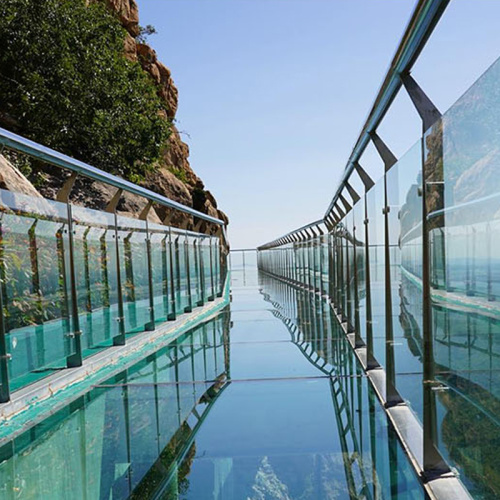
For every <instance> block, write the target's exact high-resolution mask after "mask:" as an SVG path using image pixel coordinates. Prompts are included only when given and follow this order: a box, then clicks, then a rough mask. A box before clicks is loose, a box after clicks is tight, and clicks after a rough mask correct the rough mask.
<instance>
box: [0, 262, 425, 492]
mask: <svg viewBox="0 0 500 500" xmlns="http://www.w3.org/2000/svg"><path fill="white" fill-rule="evenodd" d="M252 257H253V258H252ZM238 259H239V260H240V262H239V263H238ZM232 290H233V300H232V304H231V306H230V307H228V308H226V309H224V310H223V311H222V312H220V313H218V314H217V315H216V316H215V317H214V318H213V319H210V320H209V321H206V322H205V323H203V324H202V325H200V326H197V327H195V328H194V329H192V330H190V331H189V332H187V333H186V334H184V335H182V336H181V337H179V338H178V339H177V340H176V341H174V342H173V343H172V344H171V345H169V346H168V347H166V348H163V349H161V350H159V351H157V352H155V353H154V354H152V355H150V356H148V357H147V358H146V359H144V360H142V361H140V362H139V363H137V364H135V365H133V366H131V367H130V368H128V369H127V370H124V371H123V372H120V373H118V374H117V375H115V376H113V377H112V378H110V379H108V380H104V381H102V382H101V383H99V384H97V385H95V386H93V387H92V389H91V390H89V391H88V392H87V393H86V394H84V395H83V396H81V397H79V398H77V399H76V400H74V401H72V402H71V403H69V404H68V405H67V406H66V407H64V408H62V409H61V410H59V411H58V412H56V413H54V414H53V415H51V416H50V417H49V418H47V419H45V420H43V421H42V422H40V423H39V424H37V425H36V426H34V427H32V428H31V429H29V430H28V431H26V432H24V433H20V434H19V435H18V436H16V437H15V439H13V440H8V441H7V442H6V443H5V444H4V445H3V446H2V448H0V461H1V463H0V498H2V500H3V499H5V500H10V499H16V498H23V499H37V498H51V499H63V498H71V499H75V500H76V499H98V498H100V499H113V500H118V499H125V498H137V499H146V498H168V499H170V498H172V499H173V498H183V499H212V498H213V499H240V498H241V499H252V500H253V499H255V500H257V499H299V498H300V499H304V500H305V499H311V500H312V499H333V498H336V499H337V498H338V499H342V498H346V499H349V498H367V499H368V498H401V499H403V498H404V499H420V498H422V499H423V498H425V496H424V491H423V489H422V487H421V485H420V481H419V479H418V477H417V476H416V474H415V472H414V470H413V468H412V467H411V465H410V463H409V461H408V459H407V457H406V455H405V453H404V451H403V448H402V446H401V444H400V443H399V441H398V439H397V437H396V435H395V433H394V431H393V430H392V429H391V428H390V426H389V425H388V421H387V417H386V415H385V413H384V411H383V408H382V406H381V405H380V404H379V402H378V401H377V399H376V396H375V394H374V392H373V390H372V389H371V388H370V386H369V384H368V383H367V379H366V376H364V375H363V372H362V370H361V367H360V366H359V364H358V363H357V361H356V359H355V356H354V352H353V350H352V349H351V347H350V345H349V344H348V342H347V340H346V339H345V336H344V334H343V332H342V330H341V329H340V327H339V325H338V323H337V321H336V318H335V317H334V315H333V312H332V310H331V308H330V307H329V306H328V305H327V303H326V302H324V301H322V300H320V299H318V298H317V297H315V296H312V295H310V294H308V293H306V292H301V291H298V290H296V289H294V288H292V287H290V286H288V285H285V284H283V283H281V282H279V281H277V280H275V279H273V278H268V277H266V276H264V275H261V276H260V278H259V277H258V275H257V269H256V261H255V253H253V255H252V254H250V255H247V261H246V265H245V267H243V265H242V264H241V254H240V255H238V254H235V255H234V256H233V272H232ZM63 471H64V473H62V472H63ZM69 492H71V493H69Z"/></svg>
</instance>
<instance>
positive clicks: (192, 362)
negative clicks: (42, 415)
mask: <svg viewBox="0 0 500 500" xmlns="http://www.w3.org/2000/svg"><path fill="white" fill-rule="evenodd" d="M229 323H230V319H229V313H224V314H221V315H219V316H218V317H217V318H215V319H214V320H211V321H210V322H208V323H205V324H203V325H201V326H199V327H197V328H196V329H195V330H193V331H192V332H190V333H188V334H185V335H184V336H182V337H180V338H179V339H178V340H176V341H175V342H173V343H172V344H171V345H169V346H168V347H166V348H164V349H162V350H160V351H158V352H157V353H155V354H153V355H152V356H150V357H148V358H146V359H144V360H143V361H142V362H141V363H139V364H137V365H134V366H133V367H132V368H129V369H128V370H126V371H123V372H121V373H119V374H118V375H116V376H114V377H113V378H111V379H108V380H107V381H106V382H104V383H102V384H100V385H98V386H95V388H94V389H92V390H91V391H90V392H89V393H87V394H86V395H85V396H83V397H80V398H79V399H78V400H76V401H74V402H72V403H71V404H70V405H69V406H67V407H65V408H64V409H63V410H61V411H59V412H57V413H56V414H54V415H53V416H52V417H49V418H48V419H47V420H44V421H43V423H42V424H39V425H36V426H35V427H33V428H32V429H30V430H29V431H28V432H27V433H25V434H21V435H20V436H18V437H16V438H15V439H13V440H11V441H9V442H8V443H6V444H4V445H3V446H2V447H1V448H0V496H1V498H2V499H5V500H14V499H15V498H26V499H30V498H67V497H68V492H71V494H70V496H71V498H74V499H85V498H88V499H90V498H92V499H94V498H95V499H97V498H102V499H104V498H106V499H108V498H113V499H115V500H119V499H125V498H137V499H139V498H140V499H146V498H172V499H173V498H179V495H180V494H181V492H182V489H183V484H184V483H185V482H186V477H187V476H188V474H189V472H190V467H191V464H192V461H193V457H194V454H195V451H196V443H195V438H196V434H197V432H198V430H199V428H200V427H201V426H202V425H203V421H204V420H205V419H206V417H207V415H208V413H209V412H210V410H211V408H212V407H213V405H214V404H215V402H216V401H217V398H218V397H219V396H220V394H221V393H222V392H223V391H224V389H225V388H226V387H227V386H228V385H229V384H230V378H229V362H230V360H229ZM61 471H64V473H63V474H61Z"/></svg>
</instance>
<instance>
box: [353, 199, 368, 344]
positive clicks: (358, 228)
mask: <svg viewBox="0 0 500 500" xmlns="http://www.w3.org/2000/svg"><path fill="white" fill-rule="evenodd" d="M364 221H365V200H364V197H363V198H361V199H360V200H359V201H358V202H357V203H356V204H355V205H354V207H353V228H354V229H353V235H352V238H353V243H354V259H353V263H354V264H355V269H354V270H353V271H355V283H354V284H353V287H355V288H353V293H354V294H355V299H356V300H355V310H354V314H355V315H357V321H356V322H355V325H356V324H358V325H359V334H360V336H361V338H362V339H363V340H364V341H365V342H366V269H365V265H366V259H365V251H366V249H365V223H364ZM355 319H356V316H355Z"/></svg>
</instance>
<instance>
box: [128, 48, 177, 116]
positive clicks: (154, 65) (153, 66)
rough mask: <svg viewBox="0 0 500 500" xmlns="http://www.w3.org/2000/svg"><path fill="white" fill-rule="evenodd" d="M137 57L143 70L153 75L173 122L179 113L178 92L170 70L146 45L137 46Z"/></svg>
mask: <svg viewBox="0 0 500 500" xmlns="http://www.w3.org/2000/svg"><path fill="white" fill-rule="evenodd" d="M137 55H138V59H139V62H140V63H141V66H142V69H144V71H147V72H148V73H149V74H150V75H151V77H152V78H153V80H154V81H155V83H156V85H157V86H158V95H159V96H160V97H161V99H162V100H163V102H164V103H165V105H166V108H167V117H168V118H169V119H170V120H173V118H174V117H175V113H176V112H177V105H178V91H177V87H176V86H175V84H174V81H173V80H172V75H171V73H170V70H169V69H168V68H167V67H166V66H165V65H164V64H163V63H161V62H160V61H158V57H157V55H156V52H155V51H154V50H153V49H152V48H151V47H150V46H149V45H147V44H145V43H138V44H137Z"/></svg>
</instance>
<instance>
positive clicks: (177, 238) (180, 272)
mask: <svg viewBox="0 0 500 500" xmlns="http://www.w3.org/2000/svg"><path fill="white" fill-rule="evenodd" d="M172 240H173V247H174V255H175V268H176V271H175V280H176V281H175V285H176V286H175V308H176V313H177V314H182V313H184V312H185V310H186V308H189V305H190V300H189V291H188V278H187V267H186V266H187V259H186V252H187V244H186V236H185V235H184V234H182V233H173V234H172Z"/></svg>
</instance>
